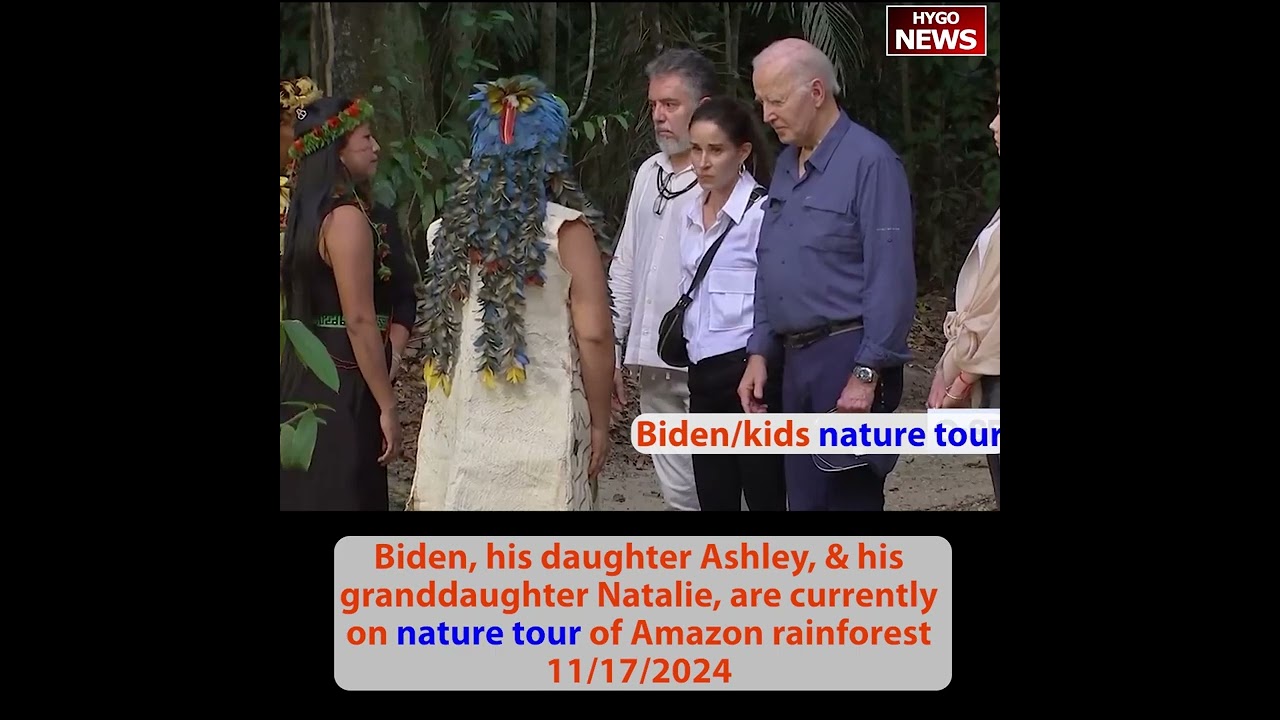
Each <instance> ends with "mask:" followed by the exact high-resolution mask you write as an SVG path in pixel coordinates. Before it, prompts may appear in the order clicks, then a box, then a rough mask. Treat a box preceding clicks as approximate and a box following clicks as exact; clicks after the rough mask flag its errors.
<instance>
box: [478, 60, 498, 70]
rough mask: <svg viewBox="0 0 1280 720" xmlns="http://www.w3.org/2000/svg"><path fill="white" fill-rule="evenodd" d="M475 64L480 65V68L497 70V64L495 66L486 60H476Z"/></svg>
mask: <svg viewBox="0 0 1280 720" xmlns="http://www.w3.org/2000/svg"><path fill="white" fill-rule="evenodd" d="M476 64H477V65H479V66H480V67H482V68H488V69H490V70H497V69H498V66H497V65H494V64H493V63H491V62H489V61H488V60H476Z"/></svg>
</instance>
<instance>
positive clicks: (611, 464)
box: [389, 295, 995, 510]
mask: <svg viewBox="0 0 1280 720" xmlns="http://www.w3.org/2000/svg"><path fill="white" fill-rule="evenodd" d="M946 310H947V298H945V297H943V296H940V295H927V296H924V297H922V298H921V299H920V300H919V301H918V303H917V307H916V323H915V327H914V328H913V329H912V331H911V337H910V341H909V342H910V345H911V349H912V351H913V352H914V353H915V356H916V358H915V362H912V363H910V364H908V365H907V368H906V378H905V380H906V386H905V388H904V391H903V397H902V404H901V406H900V407H899V408H898V412H921V411H923V410H924V405H925V400H926V399H927V398H928V396H929V384H930V382H931V380H932V377H931V374H932V369H933V367H934V365H935V364H936V363H937V361H938V357H939V356H940V355H941V353H942V347H943V343H944V342H945V341H944V339H943V337H942V319H943V317H944V316H945V315H946ZM417 355H418V350H417V349H416V347H415V343H412V342H411V343H410V347H409V349H408V350H407V351H406V352H405V360H404V364H405V367H404V370H403V371H402V372H401V373H400V377H399V378H398V379H397V380H396V384H395V386H396V395H397V397H398V398H399V400H400V417H401V419H402V422H403V423H404V425H403V437H404V445H405V452H404V457H403V458H402V459H400V460H396V461H395V462H393V463H392V464H391V468H390V473H389V474H390V484H391V509H392V510H403V509H404V506H405V501H406V499H407V498H408V496H409V487H410V485H411V484H412V482H413V469H414V458H415V457H416V456H417V445H418V429H419V426H420V425H421V424H422V402H423V398H425V397H426V385H425V382H424V381H423V377H422V361H421V360H420V359H419V358H418V357H417ZM631 389H632V392H631V393H630V398H629V400H630V403H629V406H628V407H627V409H626V411H625V412H624V414H623V416H622V418H621V419H620V420H619V421H618V422H617V423H616V424H615V426H614V429H613V443H614V444H613V449H612V450H611V451H610V453H609V459H608V462H607V463H606V465H605V468H604V470H603V471H602V472H601V473H600V505H601V509H602V510H663V509H664V505H663V502H662V495H661V493H660V492H659V490H658V479H657V476H656V475H655V473H654V469H653V461H652V460H651V459H650V458H649V456H648V455H642V454H640V453H639V452H637V451H636V450H635V448H633V447H632V446H631V434H630V433H631V430H630V428H631V421H632V419H634V418H635V416H636V415H637V414H639V412H640V411H639V404H638V402H637V395H636V393H635V391H634V386H633V387H632V388H631ZM885 495H886V509H887V510H994V509H995V495H994V494H993V492H992V489H991V475H990V474H989V473H988V471H987V460H986V458H985V457H984V456H981V455H903V456H901V457H900V458H899V460H898V465H897V467H896V468H895V469H894V471H893V473H891V474H890V475H889V479H888V481H887V483H886V486H885Z"/></svg>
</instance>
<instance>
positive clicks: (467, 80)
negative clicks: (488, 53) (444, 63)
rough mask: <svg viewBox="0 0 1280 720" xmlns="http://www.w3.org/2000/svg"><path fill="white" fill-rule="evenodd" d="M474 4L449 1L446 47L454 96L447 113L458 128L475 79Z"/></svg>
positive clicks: (467, 111) (468, 108)
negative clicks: (452, 79)
mask: <svg viewBox="0 0 1280 720" xmlns="http://www.w3.org/2000/svg"><path fill="white" fill-rule="evenodd" d="M475 5H476V4H475V3H470V2H456V3H450V4H449V48H450V50H452V53H453V59H452V62H450V63H449V70H450V71H451V73H452V75H453V78H454V82H453V83H451V85H452V87H453V96H454V98H455V102H454V104H453V112H452V113H451V114H452V115H453V119H454V120H455V121H456V122H458V123H459V126H460V127H466V122H467V116H468V115H470V114H471V103H470V102H469V101H467V96H468V95H470V94H471V86H472V85H474V84H475V82H476V70H475V37H476V24H475V17H476V10H475ZM460 64H461V65H462V66H461V67H460Z"/></svg>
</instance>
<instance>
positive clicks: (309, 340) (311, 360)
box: [283, 320, 338, 392]
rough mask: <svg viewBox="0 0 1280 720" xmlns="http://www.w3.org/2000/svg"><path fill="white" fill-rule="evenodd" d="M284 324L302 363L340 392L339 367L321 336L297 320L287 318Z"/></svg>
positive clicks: (321, 380)
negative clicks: (317, 335) (334, 363)
mask: <svg viewBox="0 0 1280 720" xmlns="http://www.w3.org/2000/svg"><path fill="white" fill-rule="evenodd" d="M283 325H284V331H285V332H286V333H288V335H289V342H290V343H292V344H293V349H294V350H295V351H296V352H297V353H298V358H299V359H300V360H302V364H304V365H306V366H307V368H308V369H310V370H311V372H313V373H315V374H316V377H318V378H320V382H322V383H324V384H325V385H328V386H329V389H330V390H332V391H334V392H338V368H336V367H334V365H333V358H331V357H329V351H328V350H327V349H325V346H324V343H322V342H320V338H318V337H316V336H315V335H314V334H312V332H311V331H310V330H308V329H307V326H306V325H303V324H302V323H301V322H299V321H297V320H285V321H284V323H283Z"/></svg>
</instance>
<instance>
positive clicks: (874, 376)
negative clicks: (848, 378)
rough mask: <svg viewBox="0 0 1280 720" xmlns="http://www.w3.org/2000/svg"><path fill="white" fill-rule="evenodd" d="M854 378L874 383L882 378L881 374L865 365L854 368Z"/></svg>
mask: <svg viewBox="0 0 1280 720" xmlns="http://www.w3.org/2000/svg"><path fill="white" fill-rule="evenodd" d="M853 376H854V377H855V378H857V379H858V380H859V381H860V382H864V383H873V382H875V381H876V380H878V379H879V378H880V373H878V372H876V371H875V370H872V369H871V368H869V367H866V366H864V365H857V366H855V367H854V368H853Z"/></svg>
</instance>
